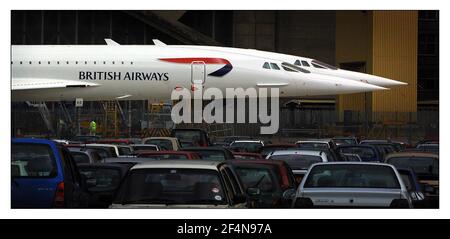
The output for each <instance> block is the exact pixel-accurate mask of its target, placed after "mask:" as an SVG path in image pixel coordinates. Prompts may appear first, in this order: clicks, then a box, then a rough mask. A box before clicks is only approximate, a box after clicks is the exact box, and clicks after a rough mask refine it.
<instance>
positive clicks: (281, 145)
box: [263, 144, 296, 148]
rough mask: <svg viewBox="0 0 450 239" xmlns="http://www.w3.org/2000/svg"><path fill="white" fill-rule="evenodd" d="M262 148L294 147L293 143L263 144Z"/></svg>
mask: <svg viewBox="0 0 450 239" xmlns="http://www.w3.org/2000/svg"><path fill="white" fill-rule="evenodd" d="M263 147H264V148H271V147H296V145H295V144H266V145H264V146H263Z"/></svg>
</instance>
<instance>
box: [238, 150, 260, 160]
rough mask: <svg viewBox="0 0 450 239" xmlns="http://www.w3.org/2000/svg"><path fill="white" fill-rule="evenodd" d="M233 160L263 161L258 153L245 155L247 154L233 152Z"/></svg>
mask: <svg viewBox="0 0 450 239" xmlns="http://www.w3.org/2000/svg"><path fill="white" fill-rule="evenodd" d="M233 155H234V158H235V159H240V160H261V159H264V158H263V156H262V155H261V154H258V153H247V152H233Z"/></svg>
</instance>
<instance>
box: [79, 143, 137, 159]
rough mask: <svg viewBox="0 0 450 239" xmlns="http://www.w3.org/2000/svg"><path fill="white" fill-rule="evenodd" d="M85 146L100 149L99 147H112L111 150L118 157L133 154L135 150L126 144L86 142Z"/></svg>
mask: <svg viewBox="0 0 450 239" xmlns="http://www.w3.org/2000/svg"><path fill="white" fill-rule="evenodd" d="M84 147H85V148H88V149H98V148H106V149H110V151H111V152H113V153H112V155H116V156H117V157H119V156H124V155H131V154H132V152H133V151H132V149H131V147H130V146H125V145H115V144H97V143H95V144H86V145H85V146H84ZM113 157H114V156H113Z"/></svg>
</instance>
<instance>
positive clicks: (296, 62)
mask: <svg viewBox="0 0 450 239" xmlns="http://www.w3.org/2000/svg"><path fill="white" fill-rule="evenodd" d="M294 65H297V66H301V65H302V63H300V60H296V61H295V62H294Z"/></svg>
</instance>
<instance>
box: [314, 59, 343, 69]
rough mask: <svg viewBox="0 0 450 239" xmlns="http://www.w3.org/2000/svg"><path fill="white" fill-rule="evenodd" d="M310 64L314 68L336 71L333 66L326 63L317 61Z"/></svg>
mask: <svg viewBox="0 0 450 239" xmlns="http://www.w3.org/2000/svg"><path fill="white" fill-rule="evenodd" d="M311 64H312V65H313V66H314V67H316V68H322V69H331V70H337V69H338V68H336V67H335V66H332V65H329V64H327V63H323V62H320V61H318V60H312V61H311Z"/></svg>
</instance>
